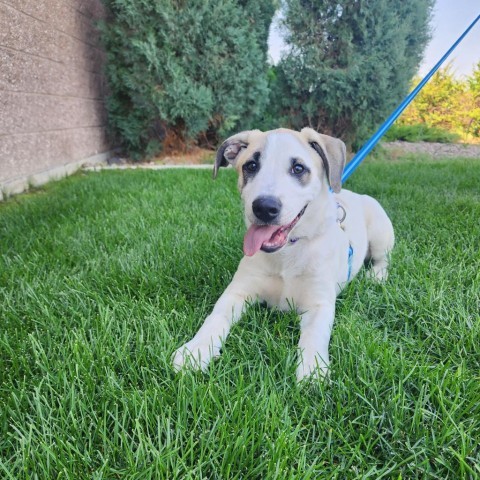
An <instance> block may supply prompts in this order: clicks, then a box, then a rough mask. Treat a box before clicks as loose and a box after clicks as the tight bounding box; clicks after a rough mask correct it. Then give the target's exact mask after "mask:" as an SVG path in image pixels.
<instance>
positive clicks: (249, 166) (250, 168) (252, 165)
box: [243, 160, 258, 173]
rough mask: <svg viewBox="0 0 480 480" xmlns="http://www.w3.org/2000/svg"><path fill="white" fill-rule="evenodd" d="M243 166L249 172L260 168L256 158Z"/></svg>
mask: <svg viewBox="0 0 480 480" xmlns="http://www.w3.org/2000/svg"><path fill="white" fill-rule="evenodd" d="M243 168H244V170H246V171H247V172H249V173H255V172H256V171H257V170H258V163H257V162H256V161H255V160H250V161H249V162H247V163H246V164H245V165H244V166H243Z"/></svg>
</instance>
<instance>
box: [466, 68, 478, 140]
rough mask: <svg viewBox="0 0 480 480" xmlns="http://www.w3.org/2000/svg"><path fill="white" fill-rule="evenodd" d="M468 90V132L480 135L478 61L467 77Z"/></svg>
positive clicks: (475, 135)
mask: <svg viewBox="0 0 480 480" xmlns="http://www.w3.org/2000/svg"><path fill="white" fill-rule="evenodd" d="M468 90H469V92H470V94H471V98H472V102H471V104H470V122H469V125H468V133H470V134H472V135H473V136H474V137H480V62H478V63H477V65H476V67H475V69H474V70H473V72H472V75H471V77H469V78H468Z"/></svg>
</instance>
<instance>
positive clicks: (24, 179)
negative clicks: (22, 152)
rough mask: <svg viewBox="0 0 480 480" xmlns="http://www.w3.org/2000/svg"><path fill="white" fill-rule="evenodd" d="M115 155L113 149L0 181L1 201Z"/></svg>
mask: <svg viewBox="0 0 480 480" xmlns="http://www.w3.org/2000/svg"><path fill="white" fill-rule="evenodd" d="M113 155H114V152H113V151H108V152H104V153H98V154H96V155H92V156H91V157H87V158H83V159H81V160H76V161H74V162H69V163H65V164H63V165H58V166H56V167H52V168H49V169H47V170H42V171H41V172H36V173H32V174H31V175H25V176H21V177H16V178H13V179H11V180H6V181H4V182H0V201H2V200H6V199H7V198H8V197H11V196H12V195H17V194H19V193H23V192H26V191H28V190H29V188H31V187H34V188H35V187H40V186H41V185H44V184H45V183H48V182H50V181H53V180H60V179H62V178H65V177H68V176H69V175H72V174H73V173H75V172H76V171H77V170H80V169H81V168H82V167H84V166H85V165H89V166H90V165H92V166H94V165H102V164H105V163H106V162H107V160H108V159H109V158H111V157H112V156H113Z"/></svg>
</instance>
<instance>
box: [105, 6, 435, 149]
mask: <svg viewBox="0 0 480 480" xmlns="http://www.w3.org/2000/svg"><path fill="white" fill-rule="evenodd" d="M104 2H105V4H106V6H107V9H108V11H109V17H108V19H107V21H106V22H105V23H104V24H103V26H102V32H103V41H104V44H105V47H106V50H107V67H106V74H107V79H108V84H109V88H110V95H109V98H108V100H107V107H108V111H109V121H110V126H111V130H112V132H113V133H114V134H116V135H117V137H118V138H119V139H120V142H121V143H122V145H123V147H124V148H125V150H126V152H127V153H128V154H129V155H131V156H134V157H137V158H140V157H143V156H150V155H154V154H156V153H158V152H159V151H160V150H162V149H163V150H169V149H172V148H174V149H179V148H183V147H188V146H189V145H192V144H198V145H201V146H207V147H214V146H215V145H216V144H217V143H218V142H219V140H221V139H223V138H224V137H225V136H227V135H229V134H231V133H233V132H235V131H238V130H242V129H248V128H262V129H268V128H274V127H277V126H287V127H291V128H295V129H300V128H302V127H304V126H306V125H309V126H311V127H313V128H315V129H317V130H320V131H322V132H324V133H329V134H332V135H335V136H338V137H341V138H342V139H343V140H345V141H346V143H347V144H349V145H351V146H353V147H356V146H358V145H359V144H361V143H362V141H363V140H364V139H365V138H366V137H367V136H368V135H369V134H371V133H372V132H373V130H374V129H375V128H376V127H377V126H378V124H379V123H380V122H381V121H382V120H383V119H384V118H385V116H386V115H387V114H388V113H389V112H390V111H391V110H392V108H393V107H394V106H395V105H396V104H398V102H399V101H400V100H401V98H402V97H403V96H404V95H405V94H406V92H407V91H408V89H409V87H410V82H411V78H412V76H413V75H414V74H415V72H416V70H417V67H418V64H419V62H420V60H421V58H422V53H423V50H424V47H425V45H426V43H427V41H428V38H429V29H428V22H429V19H430V15H431V9H432V5H433V0H405V1H403V2H397V1H396V0H368V1H367V0H356V1H354V2H352V1H350V0H284V1H283V2H282V3H281V4H280V3H279V2H278V0H261V1H258V2H255V1H253V0H224V1H222V2H214V1H213V0H207V1H200V0H183V1H171V0H159V1H156V2H154V1H153V0H144V1H141V2H138V1H134V0H104ZM278 8H282V10H283V11H284V12H285V16H284V17H285V20H284V26H285V32H286V41H287V45H288V46H289V50H288V53H287V54H286V55H285V56H284V58H283V59H282V60H281V62H280V63H279V65H277V66H275V67H273V66H271V65H269V64H268V61H267V56H268V45H267V38H268V32H269V28H270V24H271V22H272V18H273V15H274V13H275V11H276V9H278ZM400 19H401V21H400Z"/></svg>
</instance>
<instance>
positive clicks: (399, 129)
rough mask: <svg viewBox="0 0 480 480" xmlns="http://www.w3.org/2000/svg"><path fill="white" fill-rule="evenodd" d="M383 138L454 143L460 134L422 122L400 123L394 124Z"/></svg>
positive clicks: (388, 139) (390, 140)
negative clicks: (413, 123) (416, 123)
mask: <svg viewBox="0 0 480 480" xmlns="http://www.w3.org/2000/svg"><path fill="white" fill-rule="evenodd" d="M384 139H385V140H387V141H389V142H392V141H394V140H403V141H405V142H438V143H455V142H458V140H459V139H460V136H459V135H457V134H456V133H452V132H448V131H447V130H443V129H442V128H438V127H429V126H427V125H424V124H418V125H402V124H399V125H397V124H395V125H392V126H391V127H390V130H388V132H387V133H386V134H385V136H384Z"/></svg>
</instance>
